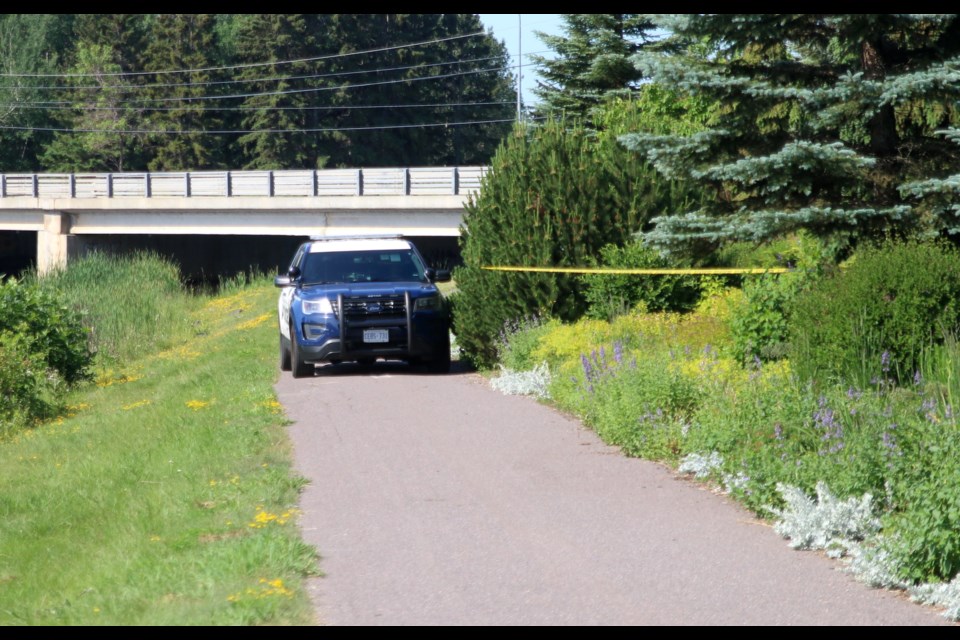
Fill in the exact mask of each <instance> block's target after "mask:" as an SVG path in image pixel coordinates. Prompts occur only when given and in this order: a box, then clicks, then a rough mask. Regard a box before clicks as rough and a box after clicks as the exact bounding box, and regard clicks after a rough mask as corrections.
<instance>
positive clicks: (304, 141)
mask: <svg viewBox="0 0 960 640" xmlns="http://www.w3.org/2000/svg"><path fill="white" fill-rule="evenodd" d="M515 95H516V94H515V92H514V83H513V74H512V72H511V71H510V69H509V56H508V54H507V51H506V47H505V46H504V45H503V43H502V42H499V41H497V40H496V39H495V38H493V36H492V35H490V34H489V33H487V32H486V30H485V29H484V27H483V25H482V24H481V22H480V20H479V17H478V16H477V15H475V14H217V15H213V14H57V15H50V14H6V15H3V16H0V171H4V172H16V171H49V172H80V171H144V170H150V171H178V170H181V171H182V170H215V169H311V168H322V167H336V166H350V167H363V166H421V165H423V166H427V165H456V164H461V165H469V164H484V163H486V162H487V161H488V160H489V158H490V156H491V155H492V153H493V150H494V149H495V148H496V146H497V145H498V144H499V142H500V140H501V139H502V138H503V136H504V135H505V133H506V132H507V131H509V129H510V126H511V122H512V120H513V119H515Z"/></svg>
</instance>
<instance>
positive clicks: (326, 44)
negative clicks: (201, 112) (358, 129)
mask: <svg viewBox="0 0 960 640" xmlns="http://www.w3.org/2000/svg"><path fill="white" fill-rule="evenodd" d="M329 21H330V17H329V16H328V15H326V14H323V15H315V14H256V15H250V16H245V17H243V19H241V20H240V22H239V24H238V26H237V31H236V55H237V60H238V62H239V63H242V64H248V65H255V66H248V67H245V68H243V69H241V70H240V71H239V72H238V73H237V78H239V79H242V80H244V81H245V82H244V83H243V84H242V85H241V86H242V87H243V91H242V93H245V94H250V97H247V98H245V99H244V100H243V102H242V106H243V108H244V109H247V111H244V112H243V115H242V117H241V121H240V123H241V126H242V128H243V129H247V130H252V131H254V132H253V133H248V134H245V135H243V136H241V137H240V138H239V139H238V143H239V146H240V148H241V150H242V157H243V164H244V168H246V169H317V168H321V167H323V166H324V165H325V164H326V162H327V159H328V157H329V148H330V146H331V144H330V142H329V138H330V136H329V135H328V134H320V133H310V132H304V131H303V130H304V129H317V128H320V127H319V126H318V125H319V121H318V115H317V114H318V112H317V108H318V107H320V106H323V105H325V104H329V102H330V94H331V91H330V87H331V81H330V80H329V79H327V78H324V77H323V75H324V74H325V73H329V69H328V65H327V63H326V62H325V61H324V60H314V61H309V62H299V61H300V60H304V59H307V58H318V57H321V56H324V55H330V54H332V53H334V45H333V42H332V41H331V40H330V39H329V38H330V37H331V32H330V29H329ZM264 62H275V63H277V64H272V65H263V64H262V63H264ZM285 130H288V131H289V133H284V132H283V131H285Z"/></svg>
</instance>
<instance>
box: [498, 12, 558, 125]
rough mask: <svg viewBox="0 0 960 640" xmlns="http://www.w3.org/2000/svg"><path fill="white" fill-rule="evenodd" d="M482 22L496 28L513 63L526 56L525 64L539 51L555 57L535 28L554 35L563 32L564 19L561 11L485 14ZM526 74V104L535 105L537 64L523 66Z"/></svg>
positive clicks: (523, 87)
mask: <svg viewBox="0 0 960 640" xmlns="http://www.w3.org/2000/svg"><path fill="white" fill-rule="evenodd" d="M479 16H480V21H481V22H482V23H483V26H484V27H485V28H487V29H492V31H493V37H494V38H496V39H497V40H502V41H503V42H504V44H506V45H507V50H508V51H509V52H510V59H511V61H512V63H513V64H516V63H517V56H518V55H519V56H520V57H522V58H523V63H524V64H530V59H529V58H528V57H527V55H528V54H531V53H537V54H540V55H544V56H546V57H548V58H549V57H552V56H553V52H552V51H551V50H550V49H548V48H547V46H546V45H545V44H544V43H543V42H542V41H541V40H540V39H539V38H538V37H537V36H536V35H535V34H534V31H543V32H544V33H548V34H550V35H563V19H562V18H561V17H560V14H554V13H481V14H479ZM521 72H522V74H523V77H522V78H521V81H520V89H521V92H522V95H523V103H524V104H525V105H528V106H529V105H531V104H533V103H535V102H536V101H537V97H536V96H535V95H534V94H533V87H535V86H536V80H537V71H536V67H533V66H528V67H523V68H522V69H521Z"/></svg>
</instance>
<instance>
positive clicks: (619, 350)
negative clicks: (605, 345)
mask: <svg viewBox="0 0 960 640" xmlns="http://www.w3.org/2000/svg"><path fill="white" fill-rule="evenodd" d="M613 359H614V360H616V361H617V364H620V363H621V362H623V344H622V343H621V342H620V341H619V340H617V341H616V342H614V343H613Z"/></svg>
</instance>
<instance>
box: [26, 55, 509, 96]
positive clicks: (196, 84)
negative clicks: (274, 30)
mask: <svg viewBox="0 0 960 640" xmlns="http://www.w3.org/2000/svg"><path fill="white" fill-rule="evenodd" d="M499 58H500V56H487V57H485V58H466V59H462V60H450V61H448V62H431V63H428V64H411V65H406V66H403V67H379V68H377V69H360V70H356V71H337V72H334V73H315V74H305V75H297V76H267V77H263V78H237V79H233V80H203V81H200V82H157V83H152V84H115V85H103V84H89V85H69V84H61V85H38V86H33V85H18V86H19V88H21V89H25V90H31V91H40V90H43V91H73V90H74V89H77V90H80V89H84V90H87V89H98V90H103V89H104V88H109V89H116V90H127V89H130V90H137V91H139V90H142V89H157V88H167V87H201V86H210V85H225V84H241V83H245V82H282V81H285V80H311V79H316V78H335V77H339V76H350V75H358V74H363V73H384V72H388V71H406V70H409V69H426V68H429V67H442V66H446V65H453V64H469V63H473V62H486V61H488V60H498V59H499ZM505 68H506V67H505Z"/></svg>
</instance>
